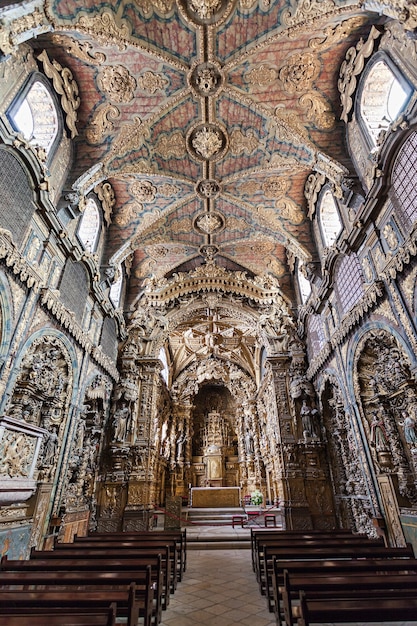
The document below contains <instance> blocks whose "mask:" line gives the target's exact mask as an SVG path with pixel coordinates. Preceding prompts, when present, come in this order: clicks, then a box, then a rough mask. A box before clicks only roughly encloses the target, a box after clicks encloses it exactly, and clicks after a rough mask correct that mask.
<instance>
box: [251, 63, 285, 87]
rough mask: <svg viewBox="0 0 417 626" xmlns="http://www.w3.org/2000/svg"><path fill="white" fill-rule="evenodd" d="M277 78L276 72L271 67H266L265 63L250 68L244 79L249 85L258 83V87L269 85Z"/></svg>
mask: <svg viewBox="0 0 417 626" xmlns="http://www.w3.org/2000/svg"><path fill="white" fill-rule="evenodd" d="M277 78H278V72H277V70H276V69H275V68H273V67H268V66H267V65H263V64H262V65H258V66H257V67H254V68H253V69H251V70H250V72H248V73H247V75H246V81H247V82H248V83H249V84H250V85H259V86H260V87H265V86H267V85H270V84H271V83H273V82H274V81H276V80H277Z"/></svg>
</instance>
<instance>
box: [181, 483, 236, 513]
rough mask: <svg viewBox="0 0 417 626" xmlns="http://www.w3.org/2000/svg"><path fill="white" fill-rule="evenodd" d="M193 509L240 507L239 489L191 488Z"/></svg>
mask: <svg viewBox="0 0 417 626" xmlns="http://www.w3.org/2000/svg"><path fill="white" fill-rule="evenodd" d="M191 506H192V507H193V508H211V509H216V508H220V509H221V508H227V507H240V506H241V502H240V487H192V489H191Z"/></svg>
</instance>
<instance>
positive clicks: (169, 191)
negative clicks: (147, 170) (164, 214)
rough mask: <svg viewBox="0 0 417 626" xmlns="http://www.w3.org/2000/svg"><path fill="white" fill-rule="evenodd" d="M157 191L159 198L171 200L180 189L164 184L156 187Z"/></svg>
mask: <svg viewBox="0 0 417 626" xmlns="http://www.w3.org/2000/svg"><path fill="white" fill-rule="evenodd" d="M158 191H159V193H160V194H161V196H164V197H165V198H172V197H173V196H176V195H177V194H178V193H179V192H180V188H179V187H177V186H176V185H172V184H171V183H164V184H163V185H160V186H159V187H158Z"/></svg>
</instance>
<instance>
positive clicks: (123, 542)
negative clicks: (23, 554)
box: [31, 535, 182, 593]
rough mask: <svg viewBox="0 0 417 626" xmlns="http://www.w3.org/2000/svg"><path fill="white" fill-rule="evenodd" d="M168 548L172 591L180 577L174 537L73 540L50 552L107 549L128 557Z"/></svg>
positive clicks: (87, 551)
mask: <svg viewBox="0 0 417 626" xmlns="http://www.w3.org/2000/svg"><path fill="white" fill-rule="evenodd" d="M167 547H168V548H169V560H170V563H171V579H170V586H171V591H172V593H173V592H174V591H175V589H176V588H177V583H178V580H179V579H180V572H181V567H182V566H181V558H180V553H179V547H178V543H177V541H176V540H174V539H170V538H169V537H168V538H162V539H154V540H152V539H150V538H149V539H148V538H147V539H145V540H143V539H141V538H138V539H131V540H127V539H124V537H123V535H122V536H121V537H120V539H116V538H114V539H109V538H105V539H100V540H98V539H95V540H88V538H86V541H81V540H79V541H75V542H74V543H58V544H57V545H56V548H55V549H54V550H53V551H52V552H57V553H58V552H59V554H62V553H63V552H65V551H67V552H73V554H76V551H83V552H84V553H86V554H87V553H88V555H89V556H92V555H93V554H94V553H96V554H100V552H103V551H107V554H108V555H109V558H110V557H113V558H114V557H116V556H117V554H119V555H120V556H122V554H123V556H124V557H126V558H128V556H129V555H133V554H135V553H136V552H137V551H138V552H140V551H141V550H149V551H153V552H154V553H155V552H157V551H164V552H165V550H166V548H167ZM34 556H35V553H34V551H32V552H31V557H34Z"/></svg>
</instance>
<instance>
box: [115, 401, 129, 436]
mask: <svg viewBox="0 0 417 626" xmlns="http://www.w3.org/2000/svg"><path fill="white" fill-rule="evenodd" d="M129 417H130V411H129V407H128V406H127V404H126V402H123V404H122V406H121V407H120V408H119V409H117V411H116V412H115V414H114V439H115V441H120V442H122V443H123V442H124V441H125V439H126V435H127V423H128V421H129Z"/></svg>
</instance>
